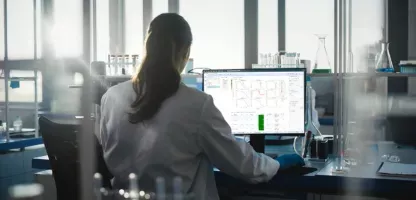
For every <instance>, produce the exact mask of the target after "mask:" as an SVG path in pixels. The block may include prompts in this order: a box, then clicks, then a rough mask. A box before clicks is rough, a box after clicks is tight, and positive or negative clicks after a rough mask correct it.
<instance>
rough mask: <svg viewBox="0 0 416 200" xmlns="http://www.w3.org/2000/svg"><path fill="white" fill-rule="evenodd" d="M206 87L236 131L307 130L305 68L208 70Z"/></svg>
mask: <svg viewBox="0 0 416 200" xmlns="http://www.w3.org/2000/svg"><path fill="white" fill-rule="evenodd" d="M203 89H204V92H206V93H208V94H210V95H211V96H212V97H213V99H214V104H215V105H216V106H217V108H218V109H219V110H220V111H221V113H222V114H223V116H224V118H225V120H226V121H227V122H228V123H229V124H230V126H231V128H232V131H233V133H234V134H301V133H304V129H305V110H304V106H305V74H304V72H303V71H293V72H287V71H285V72H283V71H224V70H223V71H220V70H219V71H206V72H204V88H203Z"/></svg>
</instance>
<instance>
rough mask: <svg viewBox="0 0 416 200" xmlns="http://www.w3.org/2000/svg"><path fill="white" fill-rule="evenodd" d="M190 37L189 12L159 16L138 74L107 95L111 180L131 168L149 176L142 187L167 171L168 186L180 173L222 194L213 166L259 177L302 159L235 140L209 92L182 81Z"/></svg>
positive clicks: (198, 191) (201, 190)
mask: <svg viewBox="0 0 416 200" xmlns="http://www.w3.org/2000/svg"><path fill="white" fill-rule="evenodd" d="M191 43H192V33H191V28H190V27H189V24H188V23H187V22H186V21H185V19H184V18H182V17H181V16H180V15H177V14H173V13H169V14H161V15H159V16H158V17H156V18H155V19H154V20H153V21H152V22H151V23H150V27H149V30H148V35H147V38H146V44H145V51H146V55H145V57H144V59H143V61H142V64H141V67H140V70H139V71H138V73H137V74H136V75H135V76H134V77H133V79H132V80H131V81H127V82H124V83H121V84H118V85H116V86H114V87H112V88H110V89H109V90H108V91H107V92H106V94H105V95H104V96H103V98H102V100H101V125H100V126H101V127H100V130H101V131H100V132H101V133H100V140H101V144H102V147H103V151H104V158H105V161H106V163H107V165H108V168H109V169H110V171H111V173H112V174H113V175H114V180H113V186H114V187H115V188H125V187H127V186H128V179H127V177H128V175H129V173H136V174H137V175H138V176H139V177H140V180H141V182H144V184H142V185H141V188H143V187H145V188H148V186H146V185H152V184H153V180H154V179H155V178H156V177H164V178H165V179H166V183H167V186H166V188H171V185H170V183H171V182H170V181H169V180H170V179H171V178H173V177H176V176H179V177H181V178H182V180H183V185H182V189H183V191H184V192H185V193H193V194H194V195H196V199H218V193H217V190H216V185H215V179H214V171H213V166H215V167H217V168H218V169H220V170H221V171H223V172H225V173H227V174H230V175H232V176H234V177H238V178H241V179H245V180H247V181H250V182H253V183H258V182H264V181H268V180H269V179H271V178H272V177H273V176H274V175H275V174H276V172H277V171H278V169H279V168H287V167H291V166H294V165H303V164H304V162H303V159H302V158H301V157H299V156H298V155H285V156H281V157H279V158H278V159H277V161H276V160H274V159H272V158H270V157H267V156H265V155H263V154H258V153H256V152H255V151H253V149H252V147H251V146H250V145H249V144H247V143H246V142H238V141H236V139H235V138H234V137H233V135H232V134H231V129H230V126H229V125H228V124H227V122H226V121H225V120H224V118H223V116H222V114H221V113H220V111H219V110H218V109H217V108H216V107H215V105H214V103H213V100H212V97H211V96H209V95H207V94H205V93H203V92H200V91H197V90H195V89H192V88H188V87H186V86H185V85H183V84H181V77H180V73H181V71H182V70H183V69H184V67H185V65H186V62H187V60H188V58H189V53H190V47H191ZM150 183H151V184H150ZM143 185H145V186H143ZM149 188H150V187H149Z"/></svg>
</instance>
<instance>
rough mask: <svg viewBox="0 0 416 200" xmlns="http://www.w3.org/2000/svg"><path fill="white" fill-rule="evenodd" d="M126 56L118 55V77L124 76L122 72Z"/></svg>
mask: <svg viewBox="0 0 416 200" xmlns="http://www.w3.org/2000/svg"><path fill="white" fill-rule="evenodd" d="M123 57H124V56H123V55H118V56H117V68H116V72H117V73H116V75H122V71H123V67H124V66H123V65H124V58H123Z"/></svg>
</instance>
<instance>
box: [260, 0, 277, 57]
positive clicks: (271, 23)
mask: <svg viewBox="0 0 416 200" xmlns="http://www.w3.org/2000/svg"><path fill="white" fill-rule="evenodd" d="M277 2H278V1H276V0H260V1H258V17H259V24H258V30H259V32H258V37H259V40H258V52H259V54H260V53H276V52H278V50H279V48H278V30H277V27H278V26H277V22H278V18H277Z"/></svg>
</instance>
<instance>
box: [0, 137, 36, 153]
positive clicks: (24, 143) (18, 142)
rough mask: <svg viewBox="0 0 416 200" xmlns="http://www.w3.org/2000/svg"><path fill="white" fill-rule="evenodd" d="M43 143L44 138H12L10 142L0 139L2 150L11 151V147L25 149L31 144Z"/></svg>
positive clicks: (0, 149) (0, 148)
mask: <svg viewBox="0 0 416 200" xmlns="http://www.w3.org/2000/svg"><path fill="white" fill-rule="evenodd" d="M39 144H43V140H42V138H22V139H10V141H9V142H3V141H0V151H9V150H11V149H23V148H26V147H29V146H35V145H39Z"/></svg>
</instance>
